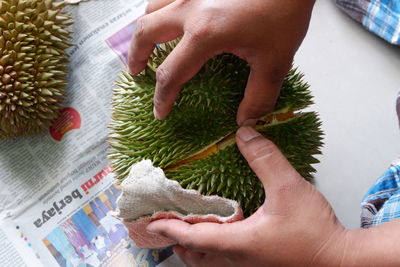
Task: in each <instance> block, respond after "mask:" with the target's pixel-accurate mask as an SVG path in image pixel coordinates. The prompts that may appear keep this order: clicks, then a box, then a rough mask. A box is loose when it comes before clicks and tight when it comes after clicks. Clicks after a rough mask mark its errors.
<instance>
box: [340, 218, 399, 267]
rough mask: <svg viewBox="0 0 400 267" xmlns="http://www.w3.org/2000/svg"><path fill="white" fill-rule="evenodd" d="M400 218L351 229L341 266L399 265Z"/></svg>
mask: <svg viewBox="0 0 400 267" xmlns="http://www.w3.org/2000/svg"><path fill="white" fill-rule="evenodd" d="M399 248H400V220H395V221H391V222H387V223H384V224H382V225H379V226H375V227H373V228H370V229H358V230H351V231H349V234H348V240H347V242H346V245H345V248H344V253H343V259H342V264H341V265H342V266H357V267H358V266H363V267H364V266H400V254H399Z"/></svg>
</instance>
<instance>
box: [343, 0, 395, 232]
mask: <svg viewBox="0 0 400 267" xmlns="http://www.w3.org/2000/svg"><path fill="white" fill-rule="evenodd" d="M335 1H336V3H337V5H338V6H339V7H340V8H341V9H342V10H344V11H345V12H346V13H347V14H349V15H350V16H351V17H352V18H353V19H355V20H356V21H358V22H360V23H361V24H362V25H363V26H364V27H365V28H366V29H368V30H369V31H371V32H373V33H375V34H376V35H378V36H380V37H382V38H383V39H385V40H386V41H388V42H389V43H391V44H394V45H400V0H335ZM396 105H397V106H396V109H397V114H398V116H399V118H400V96H399V97H398V99H397V104H396ZM397 218H400V160H397V162H395V163H394V164H393V165H392V166H391V167H390V168H389V169H388V170H387V171H386V172H385V173H384V174H383V175H382V176H381V177H380V178H379V179H378V180H377V181H376V183H375V184H374V185H373V186H372V187H371V188H370V189H369V191H368V192H367V193H366V195H365V197H364V199H363V201H362V203H361V227H363V228H369V227H371V226H375V225H378V224H380V223H383V222H387V221H390V220H393V219H397Z"/></svg>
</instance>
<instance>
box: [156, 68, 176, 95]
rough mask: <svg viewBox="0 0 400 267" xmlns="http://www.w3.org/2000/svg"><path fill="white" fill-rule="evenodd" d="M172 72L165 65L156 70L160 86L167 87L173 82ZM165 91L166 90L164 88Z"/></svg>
mask: <svg viewBox="0 0 400 267" xmlns="http://www.w3.org/2000/svg"><path fill="white" fill-rule="evenodd" d="M171 78H172V76H171V74H170V72H169V71H168V70H167V69H166V68H165V67H163V66H160V67H159V68H158V69H157V72H156V79H157V83H158V85H159V87H160V88H165V87H166V86H168V85H169V84H170V83H171ZM163 91H164V90H163Z"/></svg>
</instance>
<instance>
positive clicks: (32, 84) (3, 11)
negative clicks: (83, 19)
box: [0, 0, 72, 138]
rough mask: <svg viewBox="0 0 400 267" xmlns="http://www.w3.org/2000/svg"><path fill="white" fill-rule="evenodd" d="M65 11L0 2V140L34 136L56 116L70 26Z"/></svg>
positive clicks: (29, 2)
mask: <svg viewBox="0 0 400 267" xmlns="http://www.w3.org/2000/svg"><path fill="white" fill-rule="evenodd" d="M64 6H65V3H64V2H60V1H55V0H0V138H1V137H13V136H21V135H32V134H36V133H38V132H40V131H42V130H44V129H46V128H47V127H49V125H50V123H51V122H52V121H53V120H54V119H55V118H56V117H57V116H58V113H59V110H60V109H61V107H62V105H61V102H62V100H63V99H64V87H65V85H66V82H65V73H66V68H67V65H66V63H67V56H66V53H65V52H64V51H65V49H66V48H68V47H70V44H69V43H68V39H69V36H70V32H69V31H68V30H67V27H68V26H69V25H71V23H72V22H71V20H70V18H69V16H67V15H66V14H64V13H63V12H62V8H63V7H64Z"/></svg>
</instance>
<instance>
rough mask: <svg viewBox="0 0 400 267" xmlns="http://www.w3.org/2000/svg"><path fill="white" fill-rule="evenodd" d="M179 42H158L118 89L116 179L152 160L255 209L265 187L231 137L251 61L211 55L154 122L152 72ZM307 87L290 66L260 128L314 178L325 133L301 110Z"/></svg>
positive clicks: (189, 182)
mask: <svg viewBox="0 0 400 267" xmlns="http://www.w3.org/2000/svg"><path fill="white" fill-rule="evenodd" d="M176 42H177V41H175V42H171V43H166V44H163V45H161V46H158V47H157V48H156V50H155V51H154V53H153V55H152V56H151V59H150V61H149V64H148V66H147V68H146V69H145V70H144V71H143V72H142V73H141V74H140V75H138V76H135V77H133V76H131V75H129V74H127V73H123V74H122V75H121V77H120V80H119V82H118V83H117V87H116V88H115V89H114V92H113V93H114V97H113V101H112V106H113V112H112V119H111V123H110V128H111V132H110V135H109V137H110V138H109V143H110V145H111V150H110V152H109V158H110V159H111V160H112V166H113V168H114V171H115V173H116V175H117V178H118V179H120V180H123V179H124V178H125V177H127V175H128V173H129V170H130V167H131V166H132V165H133V164H134V163H136V162H139V161H141V160H142V159H150V160H152V162H153V163H154V165H155V166H158V167H161V168H162V169H163V170H164V171H165V174H166V176H167V177H168V178H169V179H173V180H176V181H178V182H179V183H180V184H181V185H182V186H183V187H184V188H187V189H196V190H198V191H200V192H201V193H202V194H206V195H219V196H221V197H226V198H230V199H234V200H237V201H238V202H239V203H240V204H241V206H242V208H243V210H244V213H245V215H247V216H248V215H251V214H252V213H253V212H254V211H255V210H256V209H257V208H258V207H259V206H260V205H261V204H262V203H263V202H264V199H265V196H264V190H263V187H262V184H261V183H260V181H259V179H258V178H257V177H256V176H255V174H254V173H253V172H252V170H251V169H250V167H249V166H248V164H247V162H246V160H245V159H244V158H243V156H242V155H241V154H240V152H239V150H238V148H237V146H236V144H235V139H234V134H235V132H236V131H237V129H238V126H237V124H236V119H235V118H236V112H237V108H238V106H239V103H240V101H241V99H242V98H243V94H244V88H245V86H246V83H247V78H248V75H249V67H248V65H247V63H246V62H245V61H243V60H241V59H239V58H238V57H236V56H233V55H230V54H222V55H219V56H217V57H215V58H213V59H211V60H209V61H208V62H207V63H206V64H205V66H204V67H203V68H202V70H201V71H200V72H199V73H198V74H197V75H196V76H195V77H194V78H193V79H192V80H191V81H189V82H188V83H187V84H186V85H185V86H184V88H183V89H182V91H181V94H180V96H179V97H178V99H177V101H176V103H175V104H174V107H173V110H172V112H171V113H170V115H169V116H168V117H167V119H165V120H162V121H159V120H156V119H154V115H153V112H152V111H153V96H154V87H155V83H156V78H155V72H156V69H157V67H158V66H159V65H160V64H161V63H162V62H163V60H164V59H165V58H166V56H167V55H168V54H169V53H170V52H171V51H172V49H173V48H174V47H175V46H176ZM308 88H309V86H308V84H307V83H306V82H304V81H303V75H302V74H301V73H299V72H298V71H297V70H296V69H293V70H291V71H290V72H289V73H288V74H287V76H286V78H285V81H284V83H283V86H282V90H281V94H280V97H279V99H278V101H277V104H276V107H275V110H274V111H273V112H271V113H270V114H266V116H265V117H263V118H260V122H259V124H258V125H257V126H256V128H257V130H258V131H260V132H261V133H262V134H263V135H265V136H266V137H268V138H269V139H270V140H272V141H273V142H275V144H277V146H278V147H279V148H280V149H281V150H282V152H283V153H284V155H285V156H286V157H287V158H288V160H289V161H290V163H291V164H292V165H293V166H294V167H295V168H296V170H297V171H298V172H299V173H300V174H301V175H302V176H303V177H304V178H305V179H307V180H311V179H312V173H313V172H314V171H315V169H314V168H313V167H312V164H314V163H317V162H318V160H317V159H316V158H315V157H314V156H315V155H316V154H319V153H320V147H321V145H322V141H321V140H322V131H321V130H320V124H321V123H320V121H319V119H318V116H317V114H316V113H315V112H301V110H302V109H304V108H305V107H308V106H309V105H310V104H312V96H311V95H310V91H309V90H308ZM288 114H289V115H288ZM199 155H201V156H199ZM188 159H189V160H188Z"/></svg>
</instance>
